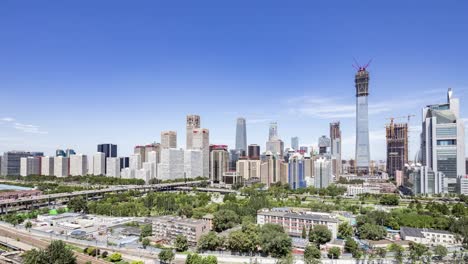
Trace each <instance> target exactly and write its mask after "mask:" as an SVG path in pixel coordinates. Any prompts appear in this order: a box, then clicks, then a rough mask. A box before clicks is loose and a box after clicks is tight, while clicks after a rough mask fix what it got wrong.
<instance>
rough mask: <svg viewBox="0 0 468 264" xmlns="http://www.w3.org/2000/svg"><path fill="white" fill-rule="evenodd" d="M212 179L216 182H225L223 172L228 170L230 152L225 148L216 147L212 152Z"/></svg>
mask: <svg viewBox="0 0 468 264" xmlns="http://www.w3.org/2000/svg"><path fill="white" fill-rule="evenodd" d="M210 165H211V168H210V172H211V175H210V179H211V181H212V182H214V183H224V179H223V174H224V173H225V172H226V171H228V167H229V166H228V165H229V152H228V151H227V150H226V149H225V148H215V149H213V150H212V151H211V153H210Z"/></svg>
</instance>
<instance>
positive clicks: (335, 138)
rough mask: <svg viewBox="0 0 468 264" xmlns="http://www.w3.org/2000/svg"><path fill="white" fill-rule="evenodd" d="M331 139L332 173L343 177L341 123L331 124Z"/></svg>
mask: <svg viewBox="0 0 468 264" xmlns="http://www.w3.org/2000/svg"><path fill="white" fill-rule="evenodd" d="M330 139H331V154H332V173H333V175H335V176H339V175H341V129H340V122H333V123H330Z"/></svg>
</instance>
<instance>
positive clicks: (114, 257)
mask: <svg viewBox="0 0 468 264" xmlns="http://www.w3.org/2000/svg"><path fill="white" fill-rule="evenodd" d="M109 260H110V261H111V262H119V261H121V260H122V254H120V253H119V252H114V253H112V254H111V255H110V256H109Z"/></svg>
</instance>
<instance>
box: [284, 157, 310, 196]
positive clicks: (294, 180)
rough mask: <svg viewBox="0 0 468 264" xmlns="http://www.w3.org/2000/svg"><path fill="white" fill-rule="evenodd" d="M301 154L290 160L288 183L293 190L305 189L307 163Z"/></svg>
mask: <svg viewBox="0 0 468 264" xmlns="http://www.w3.org/2000/svg"><path fill="white" fill-rule="evenodd" d="M304 161H305V160H304V157H303V156H302V155H301V154H298V153H296V154H294V155H292V156H291V157H290V158H289V159H288V183H289V187H290V188H291V189H292V190H296V189H299V188H305V187H306V182H305V162H304Z"/></svg>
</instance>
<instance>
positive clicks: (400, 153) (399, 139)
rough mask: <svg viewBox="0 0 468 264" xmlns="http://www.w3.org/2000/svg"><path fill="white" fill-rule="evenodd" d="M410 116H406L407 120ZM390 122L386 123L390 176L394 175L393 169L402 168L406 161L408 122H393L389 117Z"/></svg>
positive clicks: (388, 170)
mask: <svg viewBox="0 0 468 264" xmlns="http://www.w3.org/2000/svg"><path fill="white" fill-rule="evenodd" d="M410 117H411V116H408V117H407V118H408V120H409V119H410ZM389 119H390V124H388V125H386V127H385V128H386V129H385V131H386V139H387V173H388V174H389V176H390V177H391V178H394V177H395V171H397V170H399V171H401V170H403V168H404V167H405V164H406V163H408V123H395V122H394V119H396V118H393V117H392V118H389Z"/></svg>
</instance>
